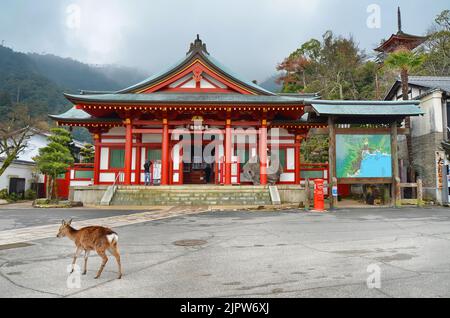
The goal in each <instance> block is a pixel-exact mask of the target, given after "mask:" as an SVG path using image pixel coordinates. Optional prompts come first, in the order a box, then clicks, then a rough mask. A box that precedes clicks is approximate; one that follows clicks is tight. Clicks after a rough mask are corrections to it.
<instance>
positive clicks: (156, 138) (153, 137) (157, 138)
mask: <svg viewBox="0 0 450 318" xmlns="http://www.w3.org/2000/svg"><path fill="white" fill-rule="evenodd" d="M142 142H143V143H146V142H149V143H151V142H155V143H158V142H162V135H157V134H142Z"/></svg>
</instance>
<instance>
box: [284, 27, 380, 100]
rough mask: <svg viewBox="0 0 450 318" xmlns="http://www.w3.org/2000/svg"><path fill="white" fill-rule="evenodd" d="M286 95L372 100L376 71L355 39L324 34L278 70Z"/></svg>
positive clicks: (285, 61)
mask: <svg viewBox="0 0 450 318" xmlns="http://www.w3.org/2000/svg"><path fill="white" fill-rule="evenodd" d="M277 69H278V70H279V71H283V75H282V76H281V77H280V78H279V80H278V81H279V82H280V83H283V91H284V92H292V93H298V92H305V93H320V95H321V96H322V97H323V98H326V99H372V98H373V97H374V95H375V76H376V74H377V68H376V67H375V64H374V63H373V62H370V61H368V60H367V57H366V55H365V53H364V52H363V51H362V50H360V49H359V48H358V46H357V44H356V43H355V41H354V40H353V38H352V37H349V38H344V37H341V36H335V35H334V34H333V33H332V32H331V31H327V32H325V34H324V35H323V36H322V41H319V40H316V39H311V40H309V41H307V42H305V43H303V44H302V45H301V46H300V47H299V48H298V49H297V50H295V51H294V52H292V53H291V54H290V55H289V56H288V57H287V58H286V59H284V61H283V62H282V63H280V64H279V65H278V66H277Z"/></svg>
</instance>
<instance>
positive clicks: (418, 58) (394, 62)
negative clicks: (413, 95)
mask: <svg viewBox="0 0 450 318" xmlns="http://www.w3.org/2000/svg"><path fill="white" fill-rule="evenodd" d="M423 61H424V56H423V55H419V54H416V53H414V52H412V51H410V50H407V49H399V50H397V51H395V52H392V53H390V54H389V55H388V57H387V58H386V60H385V61H384V64H385V65H386V66H388V67H389V68H392V69H395V70H399V71H400V79H401V81H402V95H403V99H404V100H408V77H409V73H410V72H411V70H413V69H415V68H417V67H419V66H420V65H421V64H422V63H423Z"/></svg>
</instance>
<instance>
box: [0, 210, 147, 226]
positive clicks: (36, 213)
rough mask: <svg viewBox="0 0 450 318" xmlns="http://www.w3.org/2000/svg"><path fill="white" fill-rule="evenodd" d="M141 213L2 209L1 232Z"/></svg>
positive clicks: (0, 213) (0, 216) (0, 218)
mask: <svg viewBox="0 0 450 318" xmlns="http://www.w3.org/2000/svg"><path fill="white" fill-rule="evenodd" d="M149 210H151V209H149ZM136 212H139V211H134V210H132V211H126V210H123V209H122V210H103V209H78V208H76V209H33V208H25V207H23V206H20V208H11V207H10V206H2V207H0V231H5V230H12V229H20V228H26V227H30V226H39V225H48V224H55V223H61V220H62V219H67V220H68V219H70V218H73V219H74V221H79V220H88V219H96V218H102V217H109V216H117V215H129V214H133V213H136Z"/></svg>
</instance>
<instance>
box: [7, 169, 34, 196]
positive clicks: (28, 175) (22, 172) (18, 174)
mask: <svg viewBox="0 0 450 318" xmlns="http://www.w3.org/2000/svg"><path fill="white" fill-rule="evenodd" d="M33 169H34V165H19V164H15V163H13V164H11V165H10V166H9V167H8V168H7V169H6V170H5V172H4V173H3V174H2V175H1V176H0V190H1V189H8V190H9V179H10V178H24V179H25V190H28V189H29V188H30V187H31V183H32V181H33Z"/></svg>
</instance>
